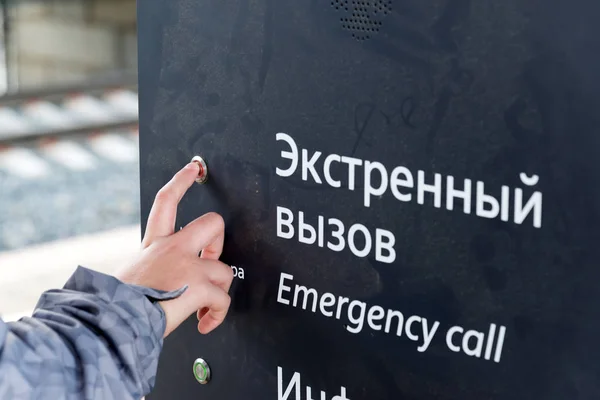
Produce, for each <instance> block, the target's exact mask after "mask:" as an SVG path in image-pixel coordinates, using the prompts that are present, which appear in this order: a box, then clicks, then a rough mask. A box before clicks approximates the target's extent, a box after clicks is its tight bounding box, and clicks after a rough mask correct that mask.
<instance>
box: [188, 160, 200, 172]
mask: <svg viewBox="0 0 600 400" xmlns="http://www.w3.org/2000/svg"><path fill="white" fill-rule="evenodd" d="M185 169H190V170H196V171H198V170H199V169H200V166H199V165H198V164H197V163H195V162H191V163H189V164H188V165H186V166H185Z"/></svg>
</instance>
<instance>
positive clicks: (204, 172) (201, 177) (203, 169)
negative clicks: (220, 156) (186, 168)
mask: <svg viewBox="0 0 600 400" xmlns="http://www.w3.org/2000/svg"><path fill="white" fill-rule="evenodd" d="M192 162H195V163H196V164H198V166H199V167H200V171H198V176H197V177H196V182H197V183H200V184H202V183H205V182H206V180H207V179H208V165H206V161H204V159H203V158H202V157H200V156H195V157H194V158H192Z"/></svg>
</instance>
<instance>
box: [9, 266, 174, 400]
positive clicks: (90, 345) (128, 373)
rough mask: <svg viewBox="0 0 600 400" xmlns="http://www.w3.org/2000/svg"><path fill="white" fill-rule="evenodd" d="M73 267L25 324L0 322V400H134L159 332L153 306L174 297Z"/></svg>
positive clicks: (147, 375)
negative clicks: (65, 281)
mask: <svg viewBox="0 0 600 400" xmlns="http://www.w3.org/2000/svg"><path fill="white" fill-rule="evenodd" d="M180 294H181V290H180V291H177V292H169V293H167V292H161V291H155V290H151V289H147V288H141V287H138V286H132V285H126V284H124V283H122V282H120V281H118V280H117V279H116V278H114V277H111V276H108V275H104V274H100V273H97V272H93V271H90V270H87V269H85V268H78V270H77V271H76V272H75V273H74V274H73V276H72V277H71V279H70V280H69V281H68V282H67V284H66V285H65V287H64V289H61V290H51V291H48V292H46V293H44V294H43V295H42V297H41V298H40V301H39V303H38V305H37V307H36V311H35V312H34V314H33V316H32V317H31V318H23V319H22V320H21V321H19V322H13V323H8V324H4V323H3V322H2V321H0V398H2V399H4V398H10V399H20V398H27V399H29V398H35V399H58V398H77V399H80V398H87V399H98V398H101V399H113V398H114V399H129V398H131V399H140V398H141V397H142V396H144V395H146V394H147V393H148V392H149V391H150V389H151V388H152V386H153V385H154V379H155V375H156V368H157V362H158V357H159V354H160V351H161V349H162V337H163V333H164V330H165V318H164V313H163V312H162V309H161V308H160V306H158V305H157V304H156V303H155V301H156V300H164V299H170V298H174V297H177V296H178V295H180Z"/></svg>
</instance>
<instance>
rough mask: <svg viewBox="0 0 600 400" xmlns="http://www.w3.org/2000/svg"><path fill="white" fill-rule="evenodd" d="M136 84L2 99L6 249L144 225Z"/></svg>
mask: <svg viewBox="0 0 600 400" xmlns="http://www.w3.org/2000/svg"><path fill="white" fill-rule="evenodd" d="M137 124H138V118H137V91H136V86H135V79H115V80H113V81H110V82H107V81H104V82H92V83H90V84H87V85H85V86H79V87H73V86H70V87H63V88H52V89H49V90H45V91H37V92H21V93H17V94H11V95H8V96H5V97H2V98H0V251H3V250H10V249H18V248H21V247H25V246H29V245H32V244H39V243H44V242H49V241H54V240H60V239H64V238H68V237H74V236H79V235H82V234H89V233H94V232H98V231H105V230H107V229H113V228H117V227H120V226H125V225H131V224H136V223H138V221H139V188H138V187H139V178H138V162H137V161H138V134H137Z"/></svg>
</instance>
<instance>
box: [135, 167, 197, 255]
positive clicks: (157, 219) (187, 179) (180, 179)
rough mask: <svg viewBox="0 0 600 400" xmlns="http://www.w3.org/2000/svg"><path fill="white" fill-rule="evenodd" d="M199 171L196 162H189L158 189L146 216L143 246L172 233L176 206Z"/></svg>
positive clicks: (175, 217)
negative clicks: (146, 222)
mask: <svg viewBox="0 0 600 400" xmlns="http://www.w3.org/2000/svg"><path fill="white" fill-rule="evenodd" d="M199 171H200V167H199V166H198V164H196V163H194V162H192V163H189V164H187V165H186V166H185V167H183V168H182V169H181V170H179V171H178V172H177V173H176V174H175V176H173V178H171V180H170V181H169V182H168V183H167V184H166V185H165V186H163V187H162V188H161V189H160V190H159V191H158V193H157V194H156V198H155V199H154V204H152V209H151V210H150V214H149V216H148V224H147V225H146V234H145V235H144V240H143V241H142V244H143V246H144V247H147V246H149V245H150V244H151V243H152V242H153V241H154V240H156V239H157V238H160V237H165V236H169V235H172V234H173V232H174V230H175V221H176V219H177V206H178V205H179V202H180V201H181V198H182V197H183V195H184V194H185V192H187V190H188V189H189V188H190V186H192V185H193V184H194V181H195V180H196V177H197V176H198V172H199Z"/></svg>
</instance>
